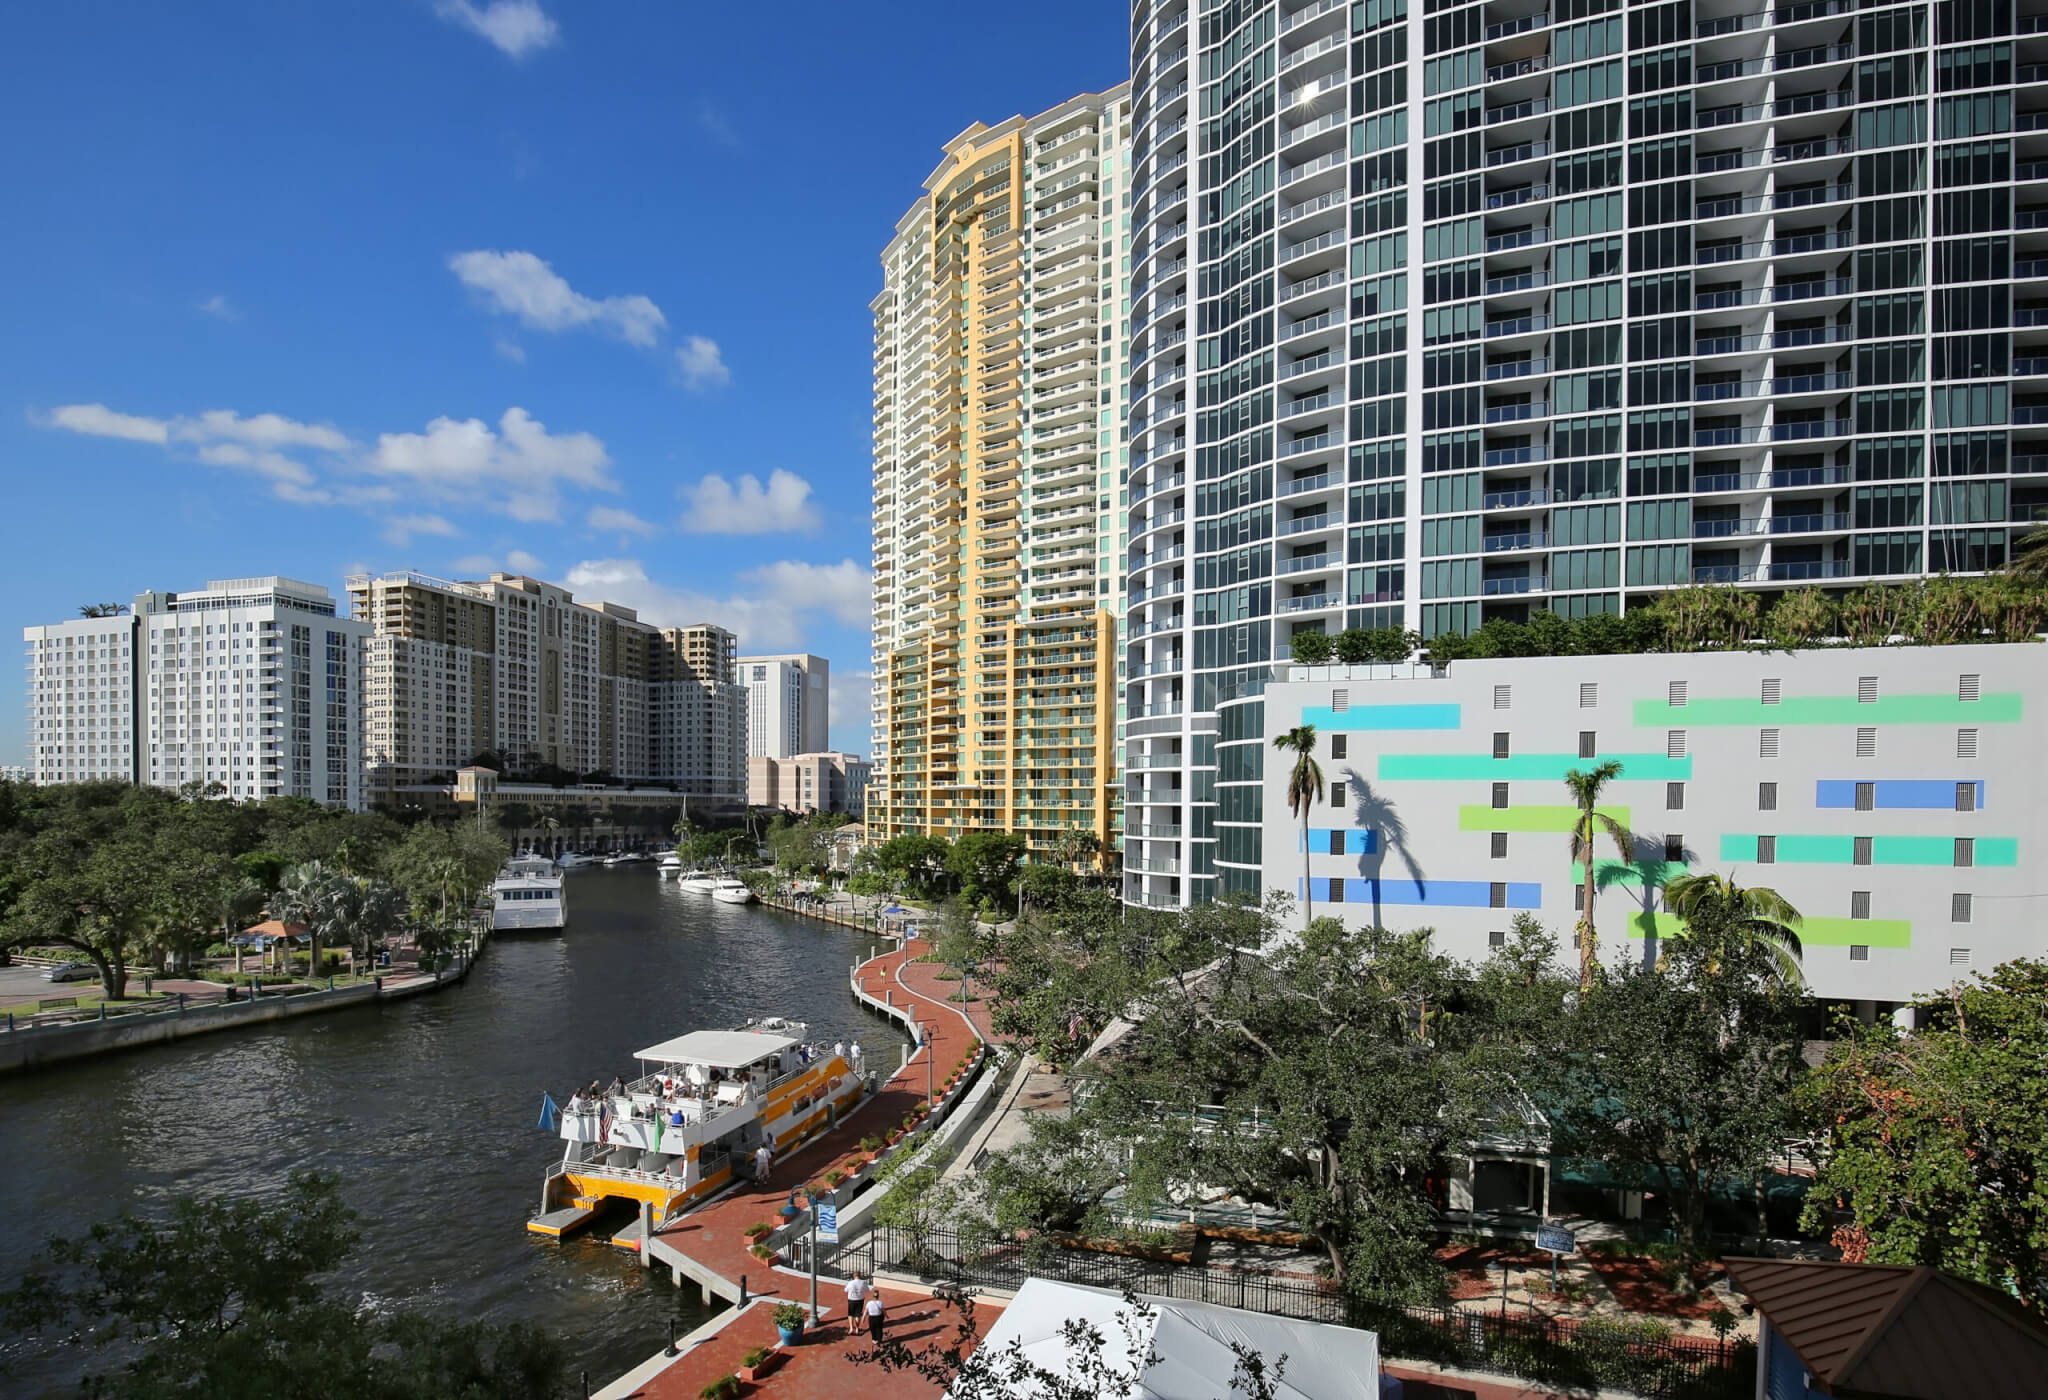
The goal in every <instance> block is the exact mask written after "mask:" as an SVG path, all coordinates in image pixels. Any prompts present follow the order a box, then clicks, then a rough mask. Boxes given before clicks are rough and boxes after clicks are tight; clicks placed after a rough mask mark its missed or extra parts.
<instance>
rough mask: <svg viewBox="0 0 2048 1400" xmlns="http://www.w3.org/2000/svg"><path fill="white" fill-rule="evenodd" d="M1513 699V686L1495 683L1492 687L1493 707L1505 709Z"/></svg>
mask: <svg viewBox="0 0 2048 1400" xmlns="http://www.w3.org/2000/svg"><path fill="white" fill-rule="evenodd" d="M1513 699H1514V687H1512V686H1505V685H1497V686H1495V687H1494V688H1493V708H1495V709H1496V710H1505V709H1506V708H1507V707H1508V705H1509V703H1510V702H1511V701H1512V700H1513Z"/></svg>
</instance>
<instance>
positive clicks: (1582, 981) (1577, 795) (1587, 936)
mask: <svg viewBox="0 0 2048 1400" xmlns="http://www.w3.org/2000/svg"><path fill="white" fill-rule="evenodd" d="M1620 776H1621V764H1620V763H1619V762H1618V761H1617V760H1615V759H1611V758H1610V759H1608V760H1607V761H1606V762H1605V763H1601V764H1597V765H1595V766H1594V768H1593V769H1592V770H1591V771H1582V770H1580V769H1577V768H1574V769H1572V770H1570V771H1569V772H1567V773H1566V774H1565V775H1564V785H1565V788H1566V790H1567V791H1569V792H1570V793H1571V795H1572V805H1573V806H1575V807H1577V808H1578V812H1577V814H1576V815H1575V816H1574V817H1573V818H1572V830H1571V848H1572V860H1573V861H1574V862H1575V863H1576V864H1578V865H1579V867H1580V878H1581V880H1582V881H1583V882H1584V883H1583V886H1582V888H1581V893H1580V901H1581V903H1580V908H1579V986H1580V987H1582V988H1583V987H1590V986H1592V985H1593V970H1594V969H1595V968H1596V967H1598V966H1599V965H1600V935H1599V933H1598V931H1597V930H1596V929H1595V927H1594V924H1593V896H1594V894H1595V893H1596V892H1597V890H1598V888H1599V884H1598V881H1597V880H1596V879H1595V878H1594V876H1595V867H1596V866H1597V865H1598V863H1599V862H1598V861H1597V860H1596V859H1595V858H1596V857H1597V856H1598V855H1599V852H1600V838H1601V837H1603V836H1604V837H1606V838H1607V839H1608V841H1609V842H1610V843H1612V845H1613V846H1614V848H1615V850H1617V851H1618V852H1620V854H1621V858H1622V859H1623V860H1624V861H1626V860H1629V859H1631V858H1632V857H1633V856H1634V855H1635V841H1636V838H1635V836H1634V835H1633V834H1631V833H1630V831H1629V829H1628V828H1627V827H1626V826H1624V825H1622V823H1621V821H1620V820H1619V819H1618V818H1617V817H1616V816H1615V815H1614V814H1613V813H1612V812H1608V811H1603V810H1602V809H1601V807H1600V796H1601V793H1602V792H1603V791H1604V790H1605V789H1606V787H1607V785H1608V784H1609V783H1611V782H1613V781H1614V780H1615V779H1616V778H1619V777H1620Z"/></svg>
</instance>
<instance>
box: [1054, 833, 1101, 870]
mask: <svg viewBox="0 0 2048 1400" xmlns="http://www.w3.org/2000/svg"><path fill="white" fill-rule="evenodd" d="M1052 856H1053V859H1054V860H1056V861H1058V862H1059V863H1060V864H1061V865H1064V866H1067V867H1069V868H1072V867H1074V866H1080V867H1082V868H1083V869H1086V870H1091V871H1092V870H1094V869H1095V868H1096V867H1097V866H1098V865H1100V864H1101V863H1102V838H1101V837H1100V836H1097V835H1096V834H1095V833H1094V832H1092V831H1090V830H1089V829H1088V828H1087V827H1085V826H1070V827H1068V828H1066V829H1065V830H1064V831H1062V832H1060V834H1059V835H1058V836H1057V837H1056V838H1055V839H1054V840H1053V843H1052Z"/></svg>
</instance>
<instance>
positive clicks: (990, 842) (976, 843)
mask: <svg viewBox="0 0 2048 1400" xmlns="http://www.w3.org/2000/svg"><path fill="white" fill-rule="evenodd" d="M1026 845H1027V843H1026V841H1025V839H1024V838H1023V837H1022V836H1018V835H1016V834H1014V833H1012V832H1007V831H970V832H968V833H967V834H966V835H965V836H962V837H961V838H960V839H959V840H958V841H955V842H954V843H953V848H952V850H950V851H948V852H947V853H946V871H947V873H948V874H950V875H951V876H952V877H953V879H954V882H955V883H956V884H957V885H958V887H959V890H960V894H961V896H962V897H963V898H964V899H966V900H967V902H968V905H969V907H970V908H974V909H980V908H982V907H984V906H986V907H988V908H990V909H993V910H995V911H997V912H998V913H1001V912H1004V911H1007V910H1009V909H1011V908H1012V907H1013V904H1012V900H1011V895H1012V887H1013V886H1014V885H1015V883H1016V880H1017V866H1018V863H1019V862H1020V861H1022V860H1023V859H1024V851H1025V848H1026ZM883 849H884V850H886V849H888V848H887V847H884V848H883Z"/></svg>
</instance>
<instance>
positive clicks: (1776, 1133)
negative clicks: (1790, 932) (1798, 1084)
mask: <svg viewBox="0 0 2048 1400" xmlns="http://www.w3.org/2000/svg"><path fill="white" fill-rule="evenodd" d="M1797 1009H1798V1003H1797V1001H1796V999H1795V997H1794V996H1793V995H1792V994H1791V993H1790V992H1788V991H1787V990H1786V987H1785V984H1784V983H1783V982H1782V981H1781V980H1780V978H1779V976H1778V969H1777V965H1776V962H1775V960H1774V959H1773V957H1772V954H1771V952H1770V951H1769V950H1768V949H1766V948H1764V947H1761V946H1758V945H1752V944H1744V943H1721V944H1718V945H1717V944H1715V943H1712V942H1706V941H1701V940H1694V939H1687V938H1681V939H1674V940H1672V941H1671V942H1670V943H1669V944H1668V945H1667V947H1666V949H1665V951H1664V953H1663V956H1662V957H1660V958H1659V959H1658V960H1657V961H1656V962H1655V963H1654V964H1653V965H1650V966H1645V965H1643V963H1642V962H1640V961H1637V960H1630V961H1628V962H1625V963H1624V964H1623V965H1621V966H1620V967H1619V968H1616V969H1609V970H1607V971H1606V972H1605V973H1604V975H1601V976H1599V977H1596V978H1595V980H1594V981H1593V983H1592V985H1591V986H1590V987H1588V988H1587V989H1586V990H1585V991H1584V992H1583V993H1582V994H1581V996H1580V999H1579V1003H1578V1006H1577V1008H1576V1010H1575V1012H1574V1013H1573V1015H1572V1016H1571V1018H1570V1020H1569V1023H1568V1024H1567V1025H1566V1026H1565V1028H1564V1044H1565V1045H1566V1046H1568V1047H1569V1050H1568V1052H1567V1053H1565V1054H1563V1055H1560V1056H1557V1057H1554V1058H1553V1057H1540V1058H1535V1059H1532V1061H1531V1065H1532V1070H1533V1069H1537V1068H1540V1067H1542V1066H1544V1065H1548V1066H1550V1067H1551V1069H1552V1073H1551V1076H1550V1078H1551V1082H1550V1084H1549V1085H1548V1086H1547V1090H1548V1092H1547V1095H1546V1106H1547V1107H1550V1108H1551V1110H1552V1113H1551V1119H1552V1126H1553V1129H1554V1131H1555V1133H1556V1139H1555V1141H1556V1150H1557V1152H1558V1155H1559V1156H1560V1157H1561V1158H1564V1159H1571V1160H1578V1161H1583V1162H1598V1163H1601V1164H1603V1165H1605V1167H1606V1168H1607V1170H1608V1171H1610V1172H1611V1173H1614V1174H1615V1175H1616V1176H1618V1177H1619V1178H1620V1179H1621V1180H1622V1181H1624V1182H1626V1183H1628V1184H1629V1185H1630V1186H1632V1187H1634V1188H1636V1189H1639V1190H1645V1191H1655V1192H1659V1193H1662V1194H1665V1195H1666V1196H1668V1198H1669V1199H1670V1202H1671V1206H1672V1211H1671V1216H1672V1225H1673V1226H1674V1228H1675V1229H1676V1230H1677V1233H1678V1242H1679V1244H1680V1246H1681V1247H1682V1248H1683V1249H1684V1250H1685V1252H1686V1254H1687V1257H1688V1258H1692V1259H1700V1258H1703V1257H1705V1256H1706V1254H1707V1251H1708V1240H1707V1234H1708V1219H1707V1207H1708V1201H1709V1196H1710V1193H1711V1191H1712V1189H1713V1187H1714V1186H1715V1184H1716V1183H1722V1182H1748V1183H1752V1184H1754V1183H1756V1182H1758V1181H1760V1180H1761V1179H1762V1177H1763V1176H1764V1174H1765V1173H1766V1171H1767V1170H1768V1169H1769V1165H1770V1163H1771V1161H1772V1158H1773V1157H1774V1155H1775V1152H1776V1149H1777V1147H1778V1145H1779V1143H1780V1142H1781V1141H1782V1140H1783V1139H1784V1138H1785V1137H1786V1136H1787V1135H1788V1134H1790V1133H1791V1132H1793V1131H1795V1130H1796V1119H1795V1118H1794V1115H1793V1112H1792V1098H1791V1094H1792V1089H1793V1085H1794V1082H1795V1080H1796V1077H1797V1075H1798V1073H1799V1070H1800V1059H1799V1047H1800V1042H1799V1034H1798V1028H1797V1023H1796V1021H1795V1019H1794V1018H1795V1014H1796V1012H1797Z"/></svg>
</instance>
